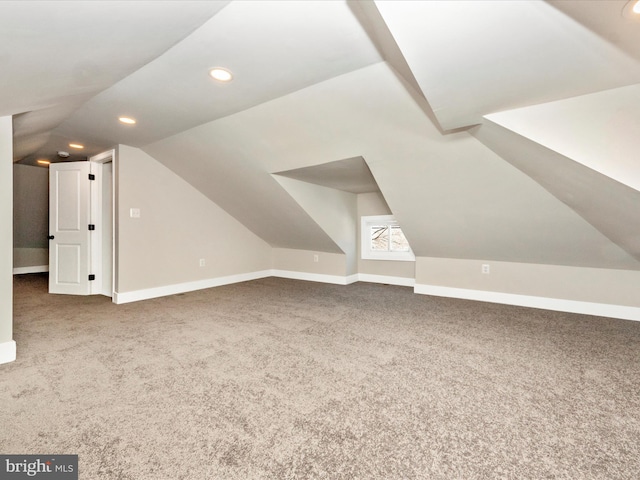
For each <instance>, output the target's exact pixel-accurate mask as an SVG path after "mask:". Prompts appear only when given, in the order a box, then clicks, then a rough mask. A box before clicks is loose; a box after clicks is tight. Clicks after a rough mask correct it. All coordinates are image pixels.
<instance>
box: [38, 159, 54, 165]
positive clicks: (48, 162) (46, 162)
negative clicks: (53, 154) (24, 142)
mask: <svg viewBox="0 0 640 480" xmlns="http://www.w3.org/2000/svg"><path fill="white" fill-rule="evenodd" d="M36 162H37V163H39V164H40V165H49V164H50V163H51V162H50V161H49V160H37V161H36Z"/></svg>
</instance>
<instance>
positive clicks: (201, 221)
mask: <svg viewBox="0 0 640 480" xmlns="http://www.w3.org/2000/svg"><path fill="white" fill-rule="evenodd" d="M115 175H116V193H115V194H116V197H117V201H116V210H117V214H116V224H117V225H116V242H117V245H118V246H117V256H116V270H117V275H116V292H117V293H118V294H122V293H126V292H132V291H137V290H144V289H151V288H156V287H162V286H172V285H177V284H183V283H188V282H196V281H199V280H207V279H213V278H218V277H224V276H231V275H238V274H242V273H248V272H255V271H263V270H269V269H270V268H271V265H270V263H271V247H270V246H269V245H268V244H267V243H265V242H264V241H262V240H261V239H260V238H258V237H257V236H256V235H254V234H253V233H251V232H250V231H249V230H247V228H245V227H244V226H243V225H242V224H240V223H239V222H238V221H236V220H235V219H234V218H232V217H231V216H230V215H228V214H227V213H226V212H225V211H224V210H222V209H221V208H220V207H218V206H217V205H216V204H215V203H213V202H212V201H211V200H209V199H208V198H206V197H205V196H204V195H202V194H201V193H200V192H198V191H197V190H196V189H194V188H193V187H192V186H191V185H189V184H188V183H187V182H185V181H184V180H182V179H181V178H180V177H178V176H177V175H176V174H175V173H173V172H172V171H171V170H169V169H168V168H166V167H165V166H163V165H162V164H160V163H159V162H157V161H156V160H155V159H154V158H153V157H151V156H150V155H148V154H146V153H145V152H143V151H142V150H139V149H137V148H133V147H129V146H125V145H119V146H118V149H117V153H116V173H115ZM132 208H134V209H139V211H140V217H139V218H132V217H131V216H130V209H132ZM200 259H204V263H205V265H204V266H200Z"/></svg>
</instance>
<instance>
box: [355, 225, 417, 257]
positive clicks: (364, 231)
mask: <svg viewBox="0 0 640 480" xmlns="http://www.w3.org/2000/svg"><path fill="white" fill-rule="evenodd" d="M381 225H386V226H388V227H398V226H399V225H398V222H397V221H396V219H395V217H394V216H393V215H371V216H362V217H360V257H361V258H362V259H363V260H399V261H402V262H415V260H416V256H415V255H414V254H413V250H411V246H409V251H408V252H393V251H386V252H381V251H378V250H372V249H371V235H370V232H371V227H374V226H381Z"/></svg>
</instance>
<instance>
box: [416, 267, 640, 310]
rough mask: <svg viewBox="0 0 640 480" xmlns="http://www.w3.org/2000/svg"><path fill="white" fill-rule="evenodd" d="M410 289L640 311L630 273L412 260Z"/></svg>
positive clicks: (636, 279) (637, 278)
mask: <svg viewBox="0 0 640 480" xmlns="http://www.w3.org/2000/svg"><path fill="white" fill-rule="evenodd" d="M483 264H484V265H489V268H490V273H489V274H483V273H482V265H483ZM416 284H417V285H428V286H440V287H450V288H455V289H469V290H479V291H485V292H500V293H506V294H514V295H530V296H535V297H547V298H551V299H563V300H572V301H578V302H593V303H605V304H612V305H623V306H629V307H640V296H639V295H638V285H640V272H638V271H633V270H614V269H604V268H585V267H569V266H559V265H539V264H527V263H511V262H494V261H482V260H462V259H451V258H427V257H418V258H417V259H416ZM417 290H418V289H417Z"/></svg>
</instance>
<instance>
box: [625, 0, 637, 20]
mask: <svg viewBox="0 0 640 480" xmlns="http://www.w3.org/2000/svg"><path fill="white" fill-rule="evenodd" d="M622 16H623V17H626V18H628V19H630V20H636V21H637V20H639V19H640V0H630V1H629V2H627V3H626V4H625V6H624V8H623V9H622Z"/></svg>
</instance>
